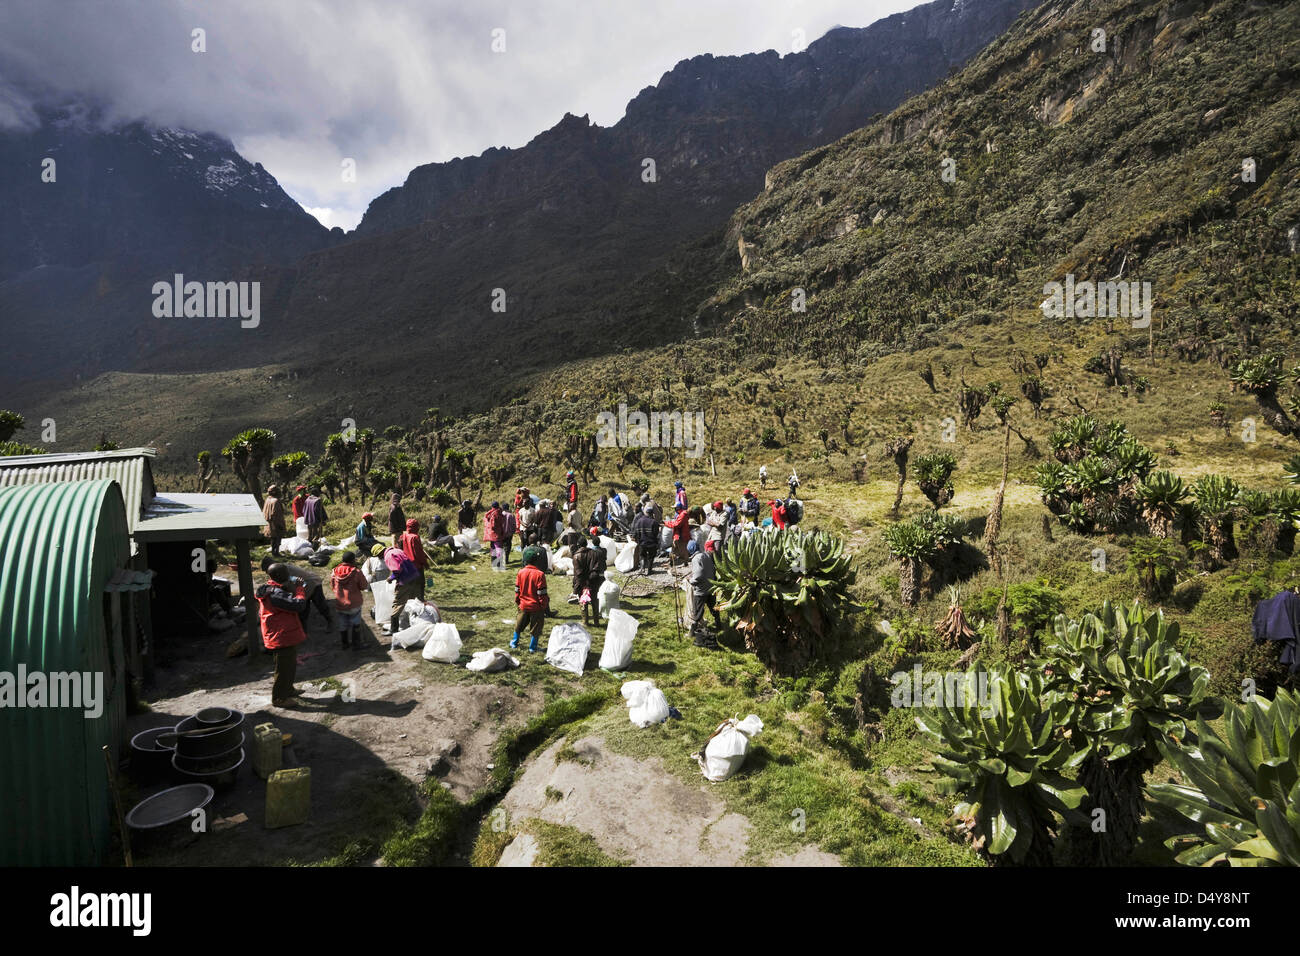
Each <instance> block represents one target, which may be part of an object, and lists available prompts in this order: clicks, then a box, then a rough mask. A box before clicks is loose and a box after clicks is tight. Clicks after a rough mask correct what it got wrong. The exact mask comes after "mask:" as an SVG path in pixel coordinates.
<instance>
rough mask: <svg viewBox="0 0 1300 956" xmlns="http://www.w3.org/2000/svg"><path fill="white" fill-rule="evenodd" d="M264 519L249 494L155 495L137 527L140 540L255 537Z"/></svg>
mask: <svg viewBox="0 0 1300 956" xmlns="http://www.w3.org/2000/svg"><path fill="white" fill-rule="evenodd" d="M264 524H266V518H265V517H263V515H262V509H261V508H259V507H258V505H257V499H256V498H254V497H253V496H252V495H217V494H186V493H183V492H174V491H165V492H163V493H161V494H159V495H157V496H156V497H155V498H154V500H153V504H151V505H150V506H149V507H148V508H147V509H146V510H145V513H144V518H143V519H142V520H141V521H140V523H139V524H138V525H137V526H136V532H137V534H138V535H139V538H140V540H141V541H144V542H152V541H191V540H206V539H209V538H258V537H261V535H262V526H263V525H264Z"/></svg>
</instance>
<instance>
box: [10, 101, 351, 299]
mask: <svg viewBox="0 0 1300 956" xmlns="http://www.w3.org/2000/svg"><path fill="white" fill-rule="evenodd" d="M51 161H52V165H51ZM0 167H3V168H4V169H5V170H6V173H5V176H4V177H3V178H0V209H3V210H4V211H5V219H6V221H5V228H4V230H3V231H2V232H0V281H3V280H5V279H11V278H13V277H15V276H18V275H21V274H22V273H24V272H26V271H27V270H30V269H36V268H40V267H79V266H84V265H87V264H90V263H94V262H107V261H113V260H117V261H134V262H152V261H156V260H165V261H166V262H168V263H171V262H175V263H177V264H178V265H182V266H189V267H191V268H209V269H212V268H227V269H230V268H235V267H241V266H248V265H256V264H259V263H272V262H275V263H286V264H287V263H290V262H292V261H294V260H295V259H297V258H298V257H300V256H302V255H304V254H305V253H307V252H310V251H312V250H314V249H318V248H320V247H321V246H323V245H325V244H326V243H327V242H328V235H329V234H328V232H327V230H326V229H325V228H324V227H323V226H321V225H320V223H318V222H317V221H316V220H315V219H314V218H313V217H312V216H310V215H308V214H307V213H306V212H305V211H304V210H303V209H302V207H301V206H299V205H298V204H297V203H296V202H294V201H293V200H292V199H290V198H289V196H288V195H287V194H286V193H285V192H284V190H282V189H281V188H280V185H279V183H277V182H276V181H275V177H273V176H272V175H271V174H270V173H268V172H267V171H266V170H265V169H263V168H262V166H261V164H260V163H259V164H252V163H249V162H248V161H247V160H246V159H244V157H242V156H240V155H239V153H238V152H236V151H235V148H234V146H233V145H232V144H231V143H230V141H229V140H226V139H224V138H222V137H220V136H217V135H214V134H211V133H194V132H190V131H188V130H178V129H165V128H159V127H153V126H148V125H145V124H142V123H134V124H131V125H129V126H124V127H120V128H116V129H104V128H103V127H102V126H101V125H100V123H99V121H98V118H97V117H96V116H94V115H93V113H87V112H85V111H83V110H79V109H71V108H65V109H59V110H47V111H44V112H43V113H42V114H41V125H40V126H39V127H37V128H36V129H31V130H0Z"/></svg>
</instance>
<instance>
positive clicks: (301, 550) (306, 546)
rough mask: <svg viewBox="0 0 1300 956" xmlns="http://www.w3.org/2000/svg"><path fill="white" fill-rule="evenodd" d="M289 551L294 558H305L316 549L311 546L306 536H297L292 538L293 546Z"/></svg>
mask: <svg viewBox="0 0 1300 956" xmlns="http://www.w3.org/2000/svg"><path fill="white" fill-rule="evenodd" d="M289 553H290V554H292V555H293V556H294V557H296V558H307V557H310V556H311V555H313V554H315V553H316V549H315V548H313V547H312V546H311V542H310V541H308V540H307V539H306V538H297V539H295V540H294V543H293V547H291V548H290V549H289Z"/></svg>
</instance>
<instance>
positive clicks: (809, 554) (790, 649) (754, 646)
mask: <svg viewBox="0 0 1300 956" xmlns="http://www.w3.org/2000/svg"><path fill="white" fill-rule="evenodd" d="M715 563H716V568H717V575H716V577H715V578H714V582H713V590H714V593H715V594H717V595H718V596H719V598H721V602H722V603H721V604H720V606H719V611H721V612H722V613H724V614H725V615H726V620H727V622H728V624H730V625H731V626H732V627H734V628H735V629H736V630H737V631H739V632H740V633H741V634H742V635H743V636H744V638H745V646H746V647H748V648H749V649H750V650H751V651H753V652H754V653H755V654H756V655H758V658H759V659H760V660H761V661H762V662H763V663H764V664H765V665H766V666H767V667H768V668H769V669H770V670H772V671H773V672H775V673H778V674H783V675H797V674H799V673H800V672H802V670H803V669H804V667H806V666H807V664H808V663H809V662H810V661H811V660H812V659H813V658H814V657H816V656H817V655H818V654H819V652H822V651H823V650H825V648H824V646H823V645H825V644H826V643H828V642H829V640H830V638H831V637H832V635H833V633H834V632H835V630H836V628H837V627H838V626H839V625H840V624H841V623H842V621H843V620H844V618H845V616H846V615H847V614H848V613H849V612H851V611H852V610H855V609H856V608H855V605H854V604H853V601H852V599H851V598H850V596H849V593H848V587H849V585H850V584H852V583H853V581H854V579H855V578H856V576H857V575H856V572H855V571H854V570H853V567H852V559H851V558H850V556H849V555H847V554H845V553H844V542H843V541H841V540H840V539H839V538H837V537H835V536H833V535H830V534H826V533H825V532H821V531H816V532H806V531H790V530H784V531H777V532H773V533H765V534H753V535H749V536H748V537H746V538H742V539H741V540H740V541H737V542H735V543H733V544H731V545H729V546H728V547H725V548H722V549H721V550H720V551H718V552H717V553H716V555H715Z"/></svg>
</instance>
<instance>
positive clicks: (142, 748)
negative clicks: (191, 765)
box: [131, 727, 176, 777]
mask: <svg viewBox="0 0 1300 956" xmlns="http://www.w3.org/2000/svg"><path fill="white" fill-rule="evenodd" d="M175 732H176V731H175V728H172V727H153V728H151V729H149V730H142V731H140V732H139V733H138V734H136V735H135V736H134V737H132V738H131V770H132V771H133V772H134V773H136V774H138V775H140V776H144V777H149V776H156V775H157V774H159V773H161V772H164V771H165V770H166V769H167V766H168V764H170V763H171V759H172V755H173V754H174V753H176V738H175V736H173V735H174V734H175ZM164 735H167V736H164ZM160 737H162V738H163V739H162V741H159V738H160Z"/></svg>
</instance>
